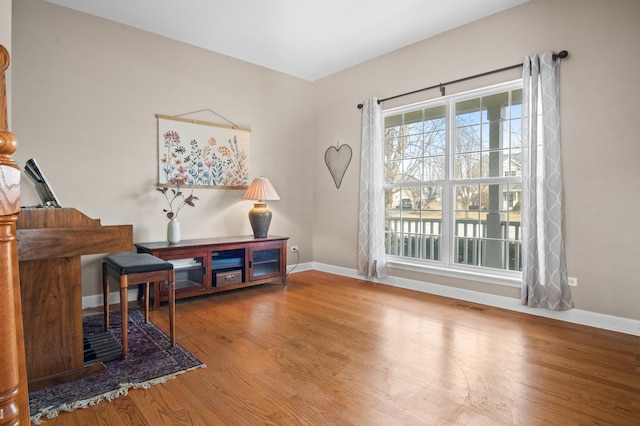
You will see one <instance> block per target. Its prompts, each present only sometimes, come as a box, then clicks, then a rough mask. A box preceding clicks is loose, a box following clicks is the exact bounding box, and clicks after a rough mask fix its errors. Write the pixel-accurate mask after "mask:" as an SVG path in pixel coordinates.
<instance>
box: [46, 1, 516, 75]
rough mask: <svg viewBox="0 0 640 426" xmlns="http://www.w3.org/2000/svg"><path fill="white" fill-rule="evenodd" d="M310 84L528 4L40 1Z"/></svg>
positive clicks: (485, 2) (461, 2) (510, 2)
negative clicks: (297, 78) (143, 31)
mask: <svg viewBox="0 0 640 426" xmlns="http://www.w3.org/2000/svg"><path fill="white" fill-rule="evenodd" d="M47 1H49V2H51V3H55V4H58V5H61V6H65V7H68V8H71V9H75V10H78V11H81V12H85V13H89V14H91V15H95V16H99V17H102V18H105V19H109V20H112V21H115V22H119V23H122V24H125V25H129V26H131V27H135V28H139V29H142V30H145V31H149V32H152V33H155V34H160V35H163V36H165V37H168V38H171V39H174V40H178V41H182V42H184V43H188V44H192V45H194V46H199V47H202V48H205V49H209V50H212V51H214V52H218V53H222V54H225V55H228V56H231V57H234V58H237V59H241V60H244V61H247V62H251V63H254V64H257V65H261V66H264V67H266V68H270V69H273V70H276V71H280V72H283V73H286V74H290V75H293V76H297V77H300V78H303V79H306V80H310V81H314V80H317V79H319V78H322V77H325V76H327V75H330V74H332V73H334V72H337V71H340V70H342V69H345V68H348V67H350V66H352V65H355V64H358V63H361V62H364V61H367V60H369V59H372V58H375V57H377V56H380V55H383V54H385V53H388V52H391V51H393V50H396V49H399V48H401V47H404V46H408V45H409V44H412V43H415V42H417V41H420V40H424V39H425V38H428V37H431V36H433V35H436V34H438V33H441V32H444V31H447V30H449V29H452V28H455V27H457V26H460V25H463V24H466V23H468V22H471V21H474V20H476V19H480V18H483V17H485V16H489V15H492V14H494V13H497V12H500V11H502V10H505V9H508V8H510V7H513V6H517V5H519V4H521V3H525V2H526V1H528V0H180V1H178V0H47Z"/></svg>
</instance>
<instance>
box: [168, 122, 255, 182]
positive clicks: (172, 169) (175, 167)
mask: <svg viewBox="0 0 640 426" xmlns="http://www.w3.org/2000/svg"><path fill="white" fill-rule="evenodd" d="M156 117H157V119H158V183H159V184H160V185H164V184H175V182H180V183H181V185H183V186H196V187H198V186H201V187H217V188H246V187H248V186H249V152H250V144H251V131H250V130H249V129H245V128H240V127H237V126H227V125H224V124H215V123H208V122H206V121H198V120H191V119H185V118H179V117H172V116H166V115H159V114H158V115H156Z"/></svg>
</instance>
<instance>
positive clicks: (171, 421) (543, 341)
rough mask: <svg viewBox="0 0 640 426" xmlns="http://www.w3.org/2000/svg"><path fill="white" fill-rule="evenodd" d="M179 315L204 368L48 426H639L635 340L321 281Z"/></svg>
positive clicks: (346, 281)
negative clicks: (590, 425) (205, 365)
mask: <svg viewBox="0 0 640 426" xmlns="http://www.w3.org/2000/svg"><path fill="white" fill-rule="evenodd" d="M176 311H177V317H176V319H177V322H176V335H177V342H178V344H180V345H182V346H183V347H184V348H186V349H188V350H190V351H191V352H192V353H194V354H195V355H196V356H197V357H198V358H199V359H200V360H201V361H203V362H204V363H205V364H207V367H206V368H204V369H198V370H195V371H192V372H189V373H186V374H183V375H181V376H179V377H177V378H176V379H174V380H170V381H168V382H166V383H164V384H161V385H156V386H153V387H151V388H150V389H147V390H132V391H130V392H129V395H128V396H125V397H121V398H118V399H116V400H114V401H111V402H103V403H100V404H98V405H96V406H93V407H90V408H87V409H80V410H77V411H75V412H73V413H62V414H61V415H60V416H59V417H57V418H55V419H51V420H45V421H46V423H45V425H51V426H53V425H121V424H122V425H154V426H156V425H385V426H386V425H389V426H393V425H526V426H530V425H578V424H579V425H589V424H593V425H640V337H637V336H630V335H626V334H620V333H615V332H610V331H604V330H600V329H595V328H590V327H585V326H579V325H575V324H569V323H564V322H560V321H555V320H550V319H546V318H541V317H535V316H530V315H525V314H520V313H515V312H510V311H505V310H501V309H497V308H492V307H488V306H482V305H475V304H471V303H468V302H461V301H458V300H453V299H447V298H443V297H437V296H432V295H428V294H423V293H418V292H414V291H409V290H403V289H398V288H393V287H389V286H384V285H377V284H372V283H369V282H365V281H360V280H356V279H351V278H345V277H341V276H337V275H331V274H327V273H322V272H317V271H307V272H300V273H296V274H291V275H289V277H288V286H286V287H283V286H282V285H280V284H268V285H264V286H260V287H253V288H248V289H244V290H239V291H235V292H230V293H220V294H215V295H210V296H204V297H200V298H192V299H186V300H181V301H178V302H177V309H176ZM167 317H168V314H167V306H166V304H163V305H162V306H161V307H160V309H158V310H157V311H153V312H151V319H152V321H153V322H154V323H155V324H157V325H158V326H159V327H161V328H163V329H164V330H165V331H166V330H168V318H167Z"/></svg>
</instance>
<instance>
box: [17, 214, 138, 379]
mask: <svg viewBox="0 0 640 426" xmlns="http://www.w3.org/2000/svg"><path fill="white" fill-rule="evenodd" d="M16 228H17V232H16V235H17V239H18V261H19V269H20V290H21V293H22V317H23V324H24V344H25V354H26V362H27V379H28V381H29V390H30V391H33V390H36V389H40V388H42V387H47V386H51V385H53V384H57V383H64V382H67V381H71V380H75V379H78V378H81V377H86V376H88V375H91V374H96V373H98V372H100V371H103V370H104V365H103V364H102V363H94V364H88V365H85V363H84V349H83V334H82V277H81V262H80V256H82V255H88V254H98V253H113V252H120V251H130V250H132V248H133V227H132V226H131V225H116V226H102V225H101V224H100V220H99V219H91V218H89V217H87V216H86V215H84V214H82V213H81V212H79V211H78V210H76V209H73V208H50V207H33V208H22V209H21V211H20V215H19V217H18V222H17V224H16Z"/></svg>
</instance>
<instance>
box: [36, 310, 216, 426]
mask: <svg viewBox="0 0 640 426" xmlns="http://www.w3.org/2000/svg"><path fill="white" fill-rule="evenodd" d="M110 323H111V330H110V332H111V333H112V334H113V335H114V337H115V338H116V340H117V341H118V342H120V341H121V340H120V339H121V330H122V327H121V325H122V324H121V317H120V312H112V314H111V316H110ZM103 326H104V322H103V316H102V314H95V315H89V316H86V317H84V318H83V328H84V335H85V336H91V335H96V334H100V333H103ZM128 330H129V356H128V357H127V359H126V360H123V359H117V360H113V361H108V362H105V366H106V367H107V371H105V372H104V373H101V374H97V375H95V376H91V377H86V378H84V379H80V380H76V381H74V382H69V383H64V384H61V385H57V386H52V387H49V388H45V389H41V390H38V391H35V392H30V393H29V409H30V412H31V422H32V423H33V424H40V423H41V419H42V418H43V417H46V418H54V417H56V416H57V415H58V414H59V413H60V412H61V411H73V410H75V409H78V408H86V407H88V406H91V405H95V404H97V403H99V402H101V401H105V400H106V401H111V400H112V399H115V398H118V397H120V396H124V395H126V394H127V393H128V391H129V389H137V388H143V389H147V388H149V387H150V386H152V385H155V384H158V383H163V382H165V381H167V380H169V379H172V378H174V377H176V376H177V375H179V374H182V373H185V372H187V371H191V370H195V369H196V368H203V367H205V365H204V364H203V363H202V362H200V361H199V360H198V359H197V358H196V357H194V356H193V355H192V354H190V353H189V352H187V351H186V350H185V349H183V348H182V347H180V346H179V345H177V344H176V345H175V346H173V347H172V346H171V340H170V339H169V336H167V335H166V334H164V333H163V332H162V331H161V330H160V329H159V328H157V327H156V326H155V325H153V324H151V323H148V324H145V323H144V314H143V313H142V312H140V311H139V310H138V309H136V308H132V309H129V329H128Z"/></svg>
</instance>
